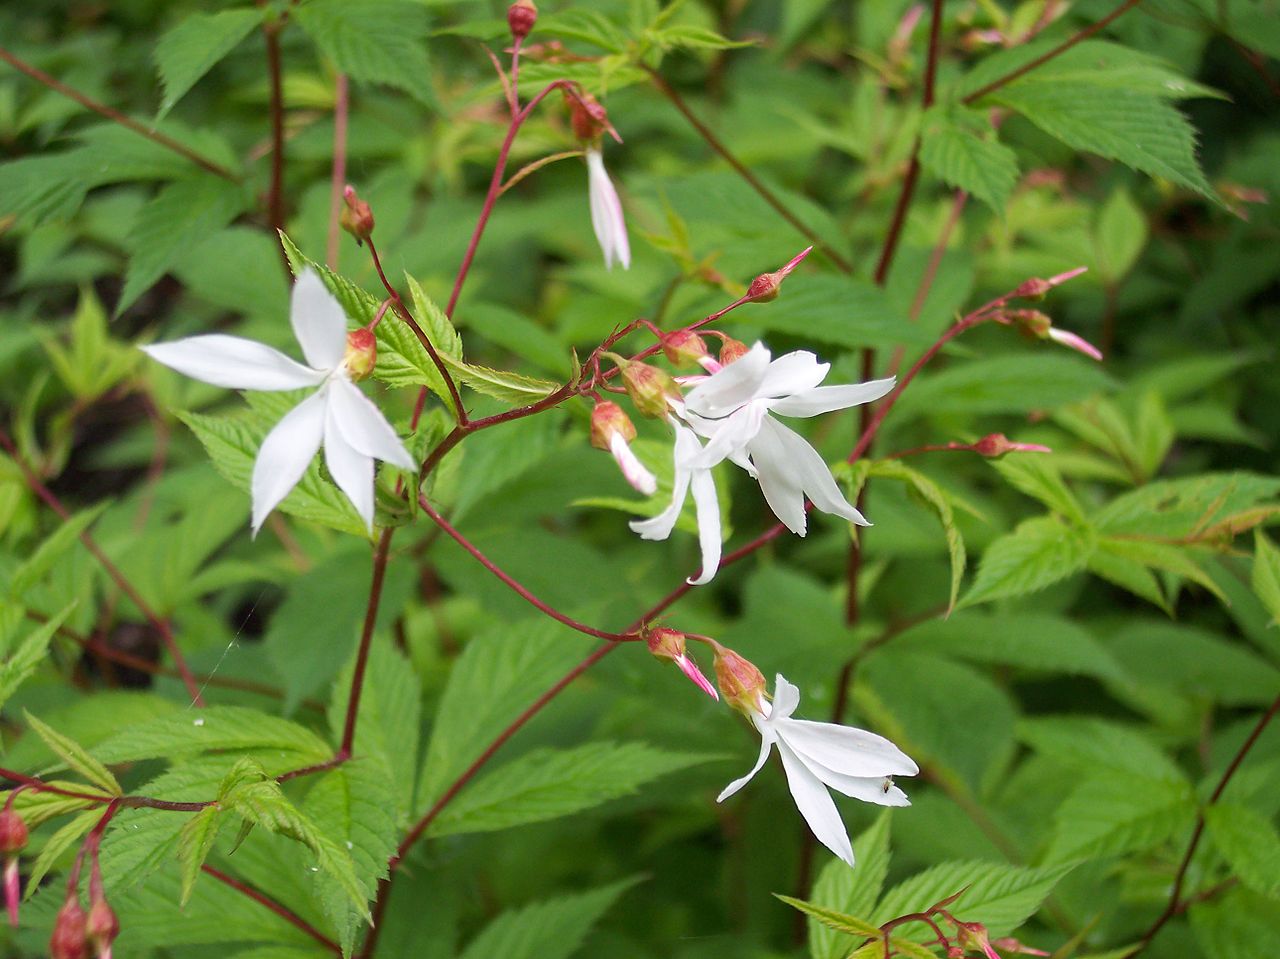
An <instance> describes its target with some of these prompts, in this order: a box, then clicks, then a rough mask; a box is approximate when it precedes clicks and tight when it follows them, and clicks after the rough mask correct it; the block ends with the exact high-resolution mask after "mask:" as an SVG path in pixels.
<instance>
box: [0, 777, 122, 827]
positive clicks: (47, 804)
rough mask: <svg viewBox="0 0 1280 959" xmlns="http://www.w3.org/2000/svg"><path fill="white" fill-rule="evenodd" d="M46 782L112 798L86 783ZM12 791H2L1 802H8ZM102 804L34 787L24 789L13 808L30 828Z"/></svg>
mask: <svg viewBox="0 0 1280 959" xmlns="http://www.w3.org/2000/svg"><path fill="white" fill-rule="evenodd" d="M44 782H45V783H46V784H47V785H49V786H53V787H54V788H55V789H66V790H70V791H72V792H78V793H84V794H86V795H100V796H101V797H102V800H103V801H104V802H105V801H106V800H108V799H110V798H111V796H110V794H109V793H105V792H102V791H101V790H98V789H94V788H93V787H91V786H86V785H84V783H76V782H68V781H66V780H62V779H45V780H44ZM11 793H12V790H5V791H4V792H3V793H0V802H6V803H7V802H8V801H9V796H10V795H11ZM101 805H102V803H98V802H95V801H94V800H92V799H73V798H71V797H69V796H60V795H58V794H57V793H55V792H44V791H41V792H37V791H36V790H34V789H24V790H23V791H22V792H20V793H18V796H17V798H16V799H14V801H13V808H14V809H16V810H18V812H20V813H22V818H23V819H24V820H25V821H26V824H27V828H28V829H35V828H36V827H37V826H39V825H40V824H41V823H44V822H48V821H49V820H50V819H56V818H58V817H59V816H65V815H68V814H69V813H73V812H78V811H79V810H81V809H84V808H86V807H89V806H92V807H95V808H97V807H99V806H101Z"/></svg>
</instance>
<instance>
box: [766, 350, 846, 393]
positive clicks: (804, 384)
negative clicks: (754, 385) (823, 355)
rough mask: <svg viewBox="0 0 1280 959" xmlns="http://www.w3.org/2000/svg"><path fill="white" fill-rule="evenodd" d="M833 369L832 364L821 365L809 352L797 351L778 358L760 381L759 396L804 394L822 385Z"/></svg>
mask: <svg viewBox="0 0 1280 959" xmlns="http://www.w3.org/2000/svg"><path fill="white" fill-rule="evenodd" d="M830 369H831V364H830V363H819V362H818V358H817V357H816V356H814V355H813V354H812V353H810V352H809V351H808V350H796V351H795V352H793V353H787V354H785V355H783V356H780V357H778V358H777V359H776V360H774V361H773V362H772V363H770V364H769V369H768V370H767V371H766V372H765V374H764V379H763V380H761V381H760V388H759V389H758V390H757V391H756V395H757V396H790V395H792V394H793V393H803V392H805V391H806V390H811V389H813V388H814V387H816V386H817V385H818V384H819V383H821V382H822V381H823V380H824V379H825V378H826V375H827V372H828V371H829V370H830Z"/></svg>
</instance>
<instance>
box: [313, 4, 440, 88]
mask: <svg viewBox="0 0 1280 959" xmlns="http://www.w3.org/2000/svg"><path fill="white" fill-rule="evenodd" d="M293 15H294V17H295V18H296V19H297V22H298V25H299V26H300V27H302V29H303V30H304V31H306V33H307V35H308V36H310V37H311V39H312V40H313V41H315V44H316V46H317V47H319V49H320V51H321V52H322V53H323V54H324V55H325V56H326V57H328V58H329V59H330V60H332V61H333V65H334V67H335V68H336V70H337V72H339V73H345V74H348V75H349V76H351V77H352V79H354V80H357V81H363V82H367V83H383V84H386V85H387V86H391V87H396V88H397V89H400V90H404V91H405V92H406V93H409V94H411V95H412V96H413V97H414V98H416V99H417V100H418V101H419V102H421V103H423V104H426V105H427V106H431V105H432V103H433V102H434V97H433V95H432V92H431V84H430V78H431V63H430V61H429V60H428V59H427V44H426V37H427V20H426V16H425V11H424V10H423V9H422V5H421V4H419V3H408V2H399V0H311V2H310V3H307V4H304V5H302V6H300V7H298V9H297V10H295V11H294V14H293Z"/></svg>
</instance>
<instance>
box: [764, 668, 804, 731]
mask: <svg viewBox="0 0 1280 959" xmlns="http://www.w3.org/2000/svg"><path fill="white" fill-rule="evenodd" d="M799 705H800V687H799V686H797V685H795V683H790V682H787V677H785V676H783V675H782V673H778V674H777V675H776V676H774V678H773V709H772V711H771V712H770V713H769V720H770V721H771V722H777V721H778V720H780V719H790V718H791V714H792V713H794V712H795V711H796V708H797V707H798V706H799Z"/></svg>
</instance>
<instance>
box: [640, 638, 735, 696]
mask: <svg viewBox="0 0 1280 959" xmlns="http://www.w3.org/2000/svg"><path fill="white" fill-rule="evenodd" d="M644 641H645V644H646V645H647V646H648V647H649V652H651V653H652V654H653V655H654V656H656V657H657V658H658V659H669V660H671V662H673V663H675V664H676V665H677V666H679V667H680V672H682V673H684V674H685V676H687V677H688V678H689V680H690V682H692V683H693V684H694V685H695V686H697V687H698V688H699V689H701V690H702V691H703V692H704V693H706V694H707V695H708V696H710V697H711V698H712V699H717V700H718V699H719V698H720V697H719V696H717V695H716V691H715V687H713V686H712V685H711V683H710V682H708V681H707V677H706V676H703V675H702V670H700V669H699V668H698V664H697V663H695V662H694V661H693V658H692V657H691V656H689V654H688V653H686V652H685V648H684V633H681V632H679V631H677V630H674V629H667V628H666V627H659V628H658V629H652V630H649V631H648V632H647V633H646V634H645V637H644Z"/></svg>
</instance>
